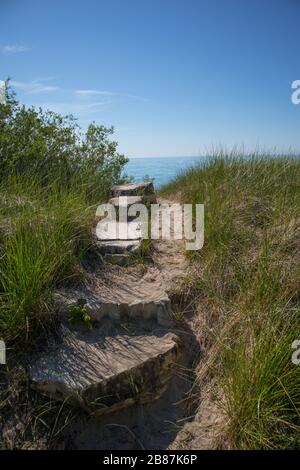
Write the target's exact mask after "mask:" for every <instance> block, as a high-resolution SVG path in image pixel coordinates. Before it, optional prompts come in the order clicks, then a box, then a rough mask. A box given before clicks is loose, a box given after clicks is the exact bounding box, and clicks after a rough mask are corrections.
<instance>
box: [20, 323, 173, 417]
mask: <svg viewBox="0 0 300 470" xmlns="http://www.w3.org/2000/svg"><path fill="white" fill-rule="evenodd" d="M178 354H179V339H178V337H177V336H176V335H175V334H174V333H170V332H169V333H168V332H166V331H165V330H163V329H161V330H160V331H158V330H157V328H156V327H155V326H152V329H151V328H149V327H148V328H147V329H145V328H144V327H140V326H138V325H136V324H128V325H127V326H126V330H125V329H122V328H121V327H119V328H116V327H114V326H112V325H111V322H107V323H106V324H103V325H102V327H99V328H94V329H93V330H92V331H88V330H87V331H79V330H74V329H73V328H70V327H69V326H68V325H66V324H65V325H63V324H62V325H61V327H60V330H59V334H58V337H56V338H55V339H54V340H53V342H52V345H51V346H48V347H47V348H46V350H45V351H43V352H40V353H38V354H36V355H35V356H34V357H33V358H32V361H31V364H30V367H29V373H30V380H31V384H32V386H33V387H34V388H36V389H37V390H39V391H40V392H42V393H44V394H46V395H48V396H50V397H52V398H55V399H58V400H64V399H65V398H66V397H68V396H71V397H74V398H77V400H79V402H82V403H83V404H85V405H86V404H89V405H91V406H92V407H93V408H95V409H96V411H97V412H99V413H103V412H107V411H113V410H115V409H118V408H121V407H124V406H128V405H130V404H133V403H141V402H146V401H149V400H153V399H155V398H158V397H159V396H160V394H161V393H162V392H163V391H164V390H165V388H166V386H167V383H168V380H169V378H170V377H171V372H172V367H173V365H174V363H175V362H176V360H177V358H178Z"/></svg>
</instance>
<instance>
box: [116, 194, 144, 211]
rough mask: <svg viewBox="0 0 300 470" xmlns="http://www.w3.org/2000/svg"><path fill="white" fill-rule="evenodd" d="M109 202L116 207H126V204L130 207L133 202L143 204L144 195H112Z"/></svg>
mask: <svg viewBox="0 0 300 470" xmlns="http://www.w3.org/2000/svg"><path fill="white" fill-rule="evenodd" d="M125 197H126V199H125ZM109 202H110V204H112V205H113V206H115V207H116V208H119V207H126V206H127V207H130V206H132V205H133V204H143V197H142V196H118V197H112V198H111V199H110V200H109Z"/></svg>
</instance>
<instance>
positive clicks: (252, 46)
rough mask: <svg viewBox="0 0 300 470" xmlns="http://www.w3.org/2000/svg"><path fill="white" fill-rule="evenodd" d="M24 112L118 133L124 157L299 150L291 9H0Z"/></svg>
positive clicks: (29, 0)
mask: <svg viewBox="0 0 300 470" xmlns="http://www.w3.org/2000/svg"><path fill="white" fill-rule="evenodd" d="M0 18H1V29H0V79H5V78H6V77H7V76H10V77H11V78H12V80H13V85H14V87H15V90H16V91H17V95H18V98H19V99H20V101H22V102H24V103H25V104H28V105H31V104H32V105H40V106H44V107H48V108H50V109H53V110H55V111H59V112H62V113H70V112H71V113H73V114H74V115H75V116H77V117H78V119H79V122H80V124H81V125H82V126H83V127H86V126H87V125H88V123H89V122H90V121H93V120H94V121H96V122H97V123H99V124H104V125H114V126H115V128H116V139H117V140H118V141H119V149H120V150H121V151H122V152H124V153H125V154H126V155H128V156H133V157H134V156H136V157H137V156H171V155H174V156H175V155H177V156H181V155H200V154H203V153H205V151H206V150H209V149H210V148H211V147H212V146H213V145H214V146H218V145H220V144H222V145H226V146H227V147H232V146H233V145H241V144H244V145H245V147H246V148H247V149H251V148H253V147H257V146H260V147H261V148H267V149H273V148H275V147H276V148H277V149H278V150H286V149H288V148H290V147H291V148H293V149H295V150H300V141H299V135H300V132H299V130H300V105H298V106H295V105H293V104H292V102H291V93H292V91H291V83H292V82H293V81H294V80H297V79H300V47H299V46H300V43H299V38H300V29H299V18H300V2H299V1H298V0H251V1H249V0H159V1H158V0H109V1H108V0H106V1H103V0H84V1H83V0H81V1H79V0H72V1H71V0H63V1H62V0H43V1H40V0H26V1H24V0H0Z"/></svg>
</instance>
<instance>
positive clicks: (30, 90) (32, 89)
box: [10, 80, 58, 95]
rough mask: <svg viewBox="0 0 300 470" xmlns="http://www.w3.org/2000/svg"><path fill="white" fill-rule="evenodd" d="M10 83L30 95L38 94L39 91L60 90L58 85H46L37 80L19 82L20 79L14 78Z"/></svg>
mask: <svg viewBox="0 0 300 470" xmlns="http://www.w3.org/2000/svg"><path fill="white" fill-rule="evenodd" d="M10 84H11V85H12V86H13V87H14V88H19V89H20V90H22V91H24V92H25V93H27V94H30V95H36V94H39V93H50V92H53V91H57V90H58V87H57V86H53V85H45V84H43V83H40V82H37V81H33V82H30V83H25V82H18V81H15V80H12V81H11V82H10Z"/></svg>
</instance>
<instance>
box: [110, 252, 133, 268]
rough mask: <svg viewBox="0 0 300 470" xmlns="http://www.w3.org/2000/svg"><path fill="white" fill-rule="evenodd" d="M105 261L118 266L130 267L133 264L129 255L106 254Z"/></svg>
mask: <svg viewBox="0 0 300 470" xmlns="http://www.w3.org/2000/svg"><path fill="white" fill-rule="evenodd" d="M104 261H105V262H106V263H110V264H113V265H117V266H129V265H130V264H132V261H133V259H132V257H131V256H130V254H127V253H106V254H105V255H104Z"/></svg>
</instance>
